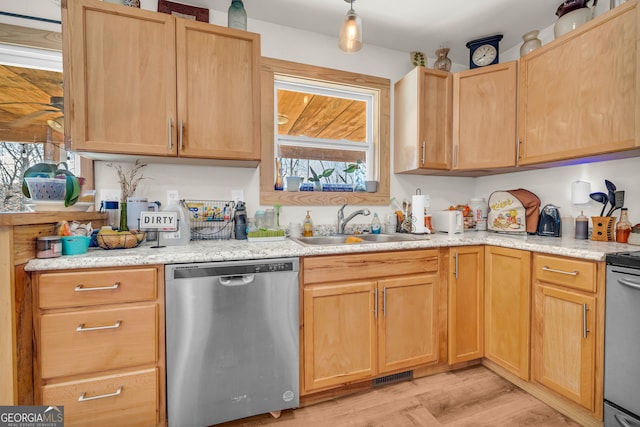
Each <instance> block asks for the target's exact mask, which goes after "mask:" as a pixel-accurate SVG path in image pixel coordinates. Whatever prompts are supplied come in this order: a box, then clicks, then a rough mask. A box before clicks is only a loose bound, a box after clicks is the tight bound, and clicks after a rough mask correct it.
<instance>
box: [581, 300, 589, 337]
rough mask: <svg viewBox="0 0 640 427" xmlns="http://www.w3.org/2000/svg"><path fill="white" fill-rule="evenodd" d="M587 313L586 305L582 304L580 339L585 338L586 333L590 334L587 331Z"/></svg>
mask: <svg viewBox="0 0 640 427" xmlns="http://www.w3.org/2000/svg"><path fill="white" fill-rule="evenodd" d="M587 311H589V307H587V304H582V338H584V339H586V338H587V332H591V331H589V330H588V329H587Z"/></svg>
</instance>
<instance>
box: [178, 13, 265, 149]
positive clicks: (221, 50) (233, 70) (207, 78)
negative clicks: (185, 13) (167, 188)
mask: <svg viewBox="0 0 640 427" xmlns="http://www.w3.org/2000/svg"><path fill="white" fill-rule="evenodd" d="M176 39H177V49H176V50H177V82H178V83H177V93H178V123H177V126H178V144H179V155H180V156H184V157H197V158H216V159H231V160H255V161H258V160H259V159H260V80H259V79H260V36H259V35H258V34H255V33H250V32H247V31H239V30H232V29H228V28H225V27H220V26H216V25H210V24H207V23H202V22H197V21H190V20H186V19H176Z"/></svg>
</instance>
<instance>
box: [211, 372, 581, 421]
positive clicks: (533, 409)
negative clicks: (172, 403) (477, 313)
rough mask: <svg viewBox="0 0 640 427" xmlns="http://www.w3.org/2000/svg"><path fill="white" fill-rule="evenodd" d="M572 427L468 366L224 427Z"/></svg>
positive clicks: (503, 383)
mask: <svg viewBox="0 0 640 427" xmlns="http://www.w3.org/2000/svg"><path fill="white" fill-rule="evenodd" d="M266 425H273V426H278V427H298V426H301V427H329V426H331V427H333V426H345V427H365V426H366V427H379V426H384V427H404V426H427V427H431V426H465V427H467V426H468V427H480V426H487V427H489V426H491V427H498V426H505V427H506V426H509V427H515V426H535V427H538V426H540V427H557V426H578V424H576V423H574V422H573V421H571V420H569V419H568V418H566V417H565V416H563V415H562V414H560V413H559V412H557V411H555V410H554V409H552V408H550V407H549V406H547V405H546V404H544V403H542V402H541V401H539V400H537V399H536V398H534V397H532V396H530V395H529V394H527V393H525V392H524V391H522V390H521V389H519V388H518V387H516V386H515V385H513V384H511V383H510V382H508V381H506V380H504V379H502V378H500V377H499V376H498V375H496V374H494V373H493V372H491V371H490V370H488V369H487V368H484V367H482V366H474V367H471V368H467V369H462V370H459V371H455V372H446V373H443V374H438V375H433V376H429V377H424V378H419V379H417V380H413V381H405V382H401V383H398V384H393V385H388V386H384V387H380V388H376V389H373V390H370V391H366V392H362V393H358V394H355V395H351V396H348V397H343V398H338V399H333V400H330V401H327V402H323V403H319V404H316V405H312V406H308V407H305V408H300V409H296V410H292V411H291V410H290V411H283V412H282V416H281V417H280V418H279V419H274V418H273V417H271V416H270V415H261V416H257V417H252V418H246V419H244V420H238V421H233V422H229V423H224V424H220V425H219V426H225V427H232V426H233V427H240V426H266Z"/></svg>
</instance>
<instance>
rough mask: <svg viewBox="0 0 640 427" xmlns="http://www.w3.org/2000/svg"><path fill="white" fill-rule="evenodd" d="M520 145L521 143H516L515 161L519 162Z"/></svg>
mask: <svg viewBox="0 0 640 427" xmlns="http://www.w3.org/2000/svg"><path fill="white" fill-rule="evenodd" d="M520 144H522V141H520V140H518V141H516V160H520Z"/></svg>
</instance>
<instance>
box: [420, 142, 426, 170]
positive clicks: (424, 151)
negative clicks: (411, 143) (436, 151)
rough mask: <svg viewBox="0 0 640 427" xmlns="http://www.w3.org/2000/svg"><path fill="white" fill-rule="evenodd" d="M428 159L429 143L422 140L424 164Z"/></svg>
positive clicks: (422, 161)
mask: <svg viewBox="0 0 640 427" xmlns="http://www.w3.org/2000/svg"><path fill="white" fill-rule="evenodd" d="M426 161H427V144H426V143H425V142H424V141H422V160H421V163H422V164H423V165H424V164H425V163H426Z"/></svg>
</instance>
